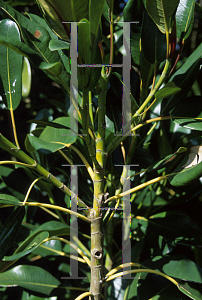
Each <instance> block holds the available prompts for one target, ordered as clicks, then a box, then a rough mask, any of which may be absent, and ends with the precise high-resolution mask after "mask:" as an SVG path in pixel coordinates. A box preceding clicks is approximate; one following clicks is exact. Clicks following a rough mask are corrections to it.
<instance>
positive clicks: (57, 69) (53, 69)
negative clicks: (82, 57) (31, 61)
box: [39, 62, 62, 77]
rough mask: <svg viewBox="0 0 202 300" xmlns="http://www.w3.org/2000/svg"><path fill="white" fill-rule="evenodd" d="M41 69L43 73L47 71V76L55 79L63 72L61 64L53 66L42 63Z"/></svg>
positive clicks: (57, 63) (53, 64)
mask: <svg viewBox="0 0 202 300" xmlns="http://www.w3.org/2000/svg"><path fill="white" fill-rule="evenodd" d="M39 68H40V69H41V70H43V71H46V73H47V74H49V75H51V76H55V77H58V75H60V74H61V72H62V64H61V63H60V62H56V63H52V64H49V63H48V64H47V63H46V62H42V63H40V65H39Z"/></svg>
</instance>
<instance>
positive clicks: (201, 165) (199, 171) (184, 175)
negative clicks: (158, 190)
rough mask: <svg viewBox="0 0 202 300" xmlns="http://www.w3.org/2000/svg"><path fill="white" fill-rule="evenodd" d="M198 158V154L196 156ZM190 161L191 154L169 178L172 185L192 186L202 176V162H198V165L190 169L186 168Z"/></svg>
mask: <svg viewBox="0 0 202 300" xmlns="http://www.w3.org/2000/svg"><path fill="white" fill-rule="evenodd" d="M196 156H197V154H196ZM188 159H189V153H187V155H186V156H185V158H184V159H183V161H182V162H181V163H180V164H179V166H178V167H177V168H176V169H175V170H174V172H173V174H174V175H171V176H170V177H169V181H170V184H172V185H173V186H177V187H179V186H185V185H190V184H191V183H192V182H193V181H195V180H197V179H199V178H200V177H201V176H202V162H200V160H199V161H198V164H196V165H195V164H194V165H193V166H191V164H190V167H188V168H184V167H185V166H186V164H187V161H188Z"/></svg>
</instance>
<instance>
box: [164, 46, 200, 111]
mask: <svg viewBox="0 0 202 300" xmlns="http://www.w3.org/2000/svg"><path fill="white" fill-rule="evenodd" d="M201 64H202V44H200V45H199V46H198V48H197V49H196V50H195V51H194V52H193V53H192V54H191V55H190V56H189V57H188V58H187V59H186V61H185V63H184V64H183V65H182V67H181V68H179V69H178V70H177V71H176V72H175V73H174V74H173V76H171V78H170V80H169V82H174V84H175V85H176V86H177V87H179V88H181V91H180V92H179V93H178V94H176V95H173V96H171V98H170V99H169V101H168V100H167V99H166V100H165V106H164V109H163V113H164V114H166V113H168V112H169V111H170V110H171V109H173V107H175V106H176V105H177V103H178V102H180V101H181V99H183V98H185V96H186V95H187V93H188V91H189V90H190V89H191V87H192V85H193V83H194V82H195V80H196V78H197V76H198V74H199V72H200V68H201Z"/></svg>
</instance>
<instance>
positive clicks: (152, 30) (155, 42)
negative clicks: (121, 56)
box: [141, 11, 167, 64]
mask: <svg viewBox="0 0 202 300" xmlns="http://www.w3.org/2000/svg"><path fill="white" fill-rule="evenodd" d="M141 46H142V51H143V53H144V56H145V58H146V59H147V61H148V62H149V63H151V64H154V63H160V62H162V61H164V60H165V59H166V50H167V46H166V37H165V34H163V33H162V32H160V30H159V29H158V27H157V26H156V24H155V23H154V21H153V20H152V19H151V18H150V16H149V15H148V14H147V12H146V11H145V13H144V18H143V24H142V31H141Z"/></svg>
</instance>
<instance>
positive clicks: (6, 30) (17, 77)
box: [0, 20, 22, 110]
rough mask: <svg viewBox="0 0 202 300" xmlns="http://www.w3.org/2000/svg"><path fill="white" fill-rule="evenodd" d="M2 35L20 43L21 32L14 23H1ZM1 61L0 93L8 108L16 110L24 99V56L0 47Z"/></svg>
mask: <svg viewBox="0 0 202 300" xmlns="http://www.w3.org/2000/svg"><path fill="white" fill-rule="evenodd" d="M0 35H3V36H4V37H8V38H12V39H13V40H15V41H18V42H20V32H19V29H18V27H17V25H16V24H15V23H14V22H13V21H10V20H2V21H1V22H0ZM13 37H15V38H13ZM0 61H1V64H0V76H1V77H0V93H1V95H2V98H3V101H4V103H5V105H6V106H7V108H8V109H10V110H15V109H16V108H17V107H18V105H19V104H20V101H21V97H22V56H21V55H20V54H19V53H16V52H15V51H13V50H12V49H9V48H7V47H4V46H3V45H0Z"/></svg>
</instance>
